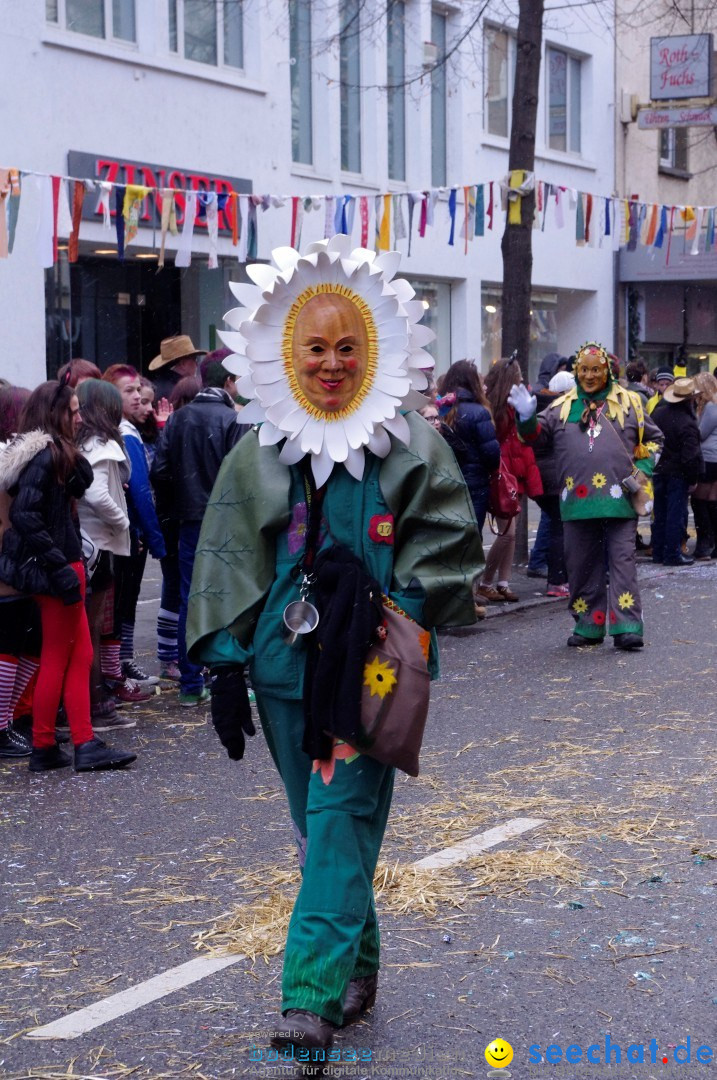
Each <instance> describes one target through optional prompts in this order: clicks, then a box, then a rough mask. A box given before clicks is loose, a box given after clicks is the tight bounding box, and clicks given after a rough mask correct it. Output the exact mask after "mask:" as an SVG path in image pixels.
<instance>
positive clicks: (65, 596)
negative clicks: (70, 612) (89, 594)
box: [49, 564, 82, 607]
mask: <svg viewBox="0 0 717 1080" xmlns="http://www.w3.org/2000/svg"><path fill="white" fill-rule="evenodd" d="M49 577H50V585H51V587H52V590H53V592H54V594H55V596H58V597H59V598H60V600H62V603H63V604H64V605H65V607H69V606H70V604H79V603H80V602H81V601H82V593H81V591H80V579H79V578H78V576H77V574H76V573H75V571H74V570H73V569H72V567H71V566H70V565H69V564H68V565H67V566H60V567H59V568H58V569H57V570H53V571H52V572H51V573H50V575H49Z"/></svg>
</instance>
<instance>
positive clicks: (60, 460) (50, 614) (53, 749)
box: [0, 380, 136, 772]
mask: <svg viewBox="0 0 717 1080" xmlns="http://www.w3.org/2000/svg"><path fill="white" fill-rule="evenodd" d="M78 420H79V403H78V400H77V395H76V394H75V392H74V390H72V389H71V387H70V386H69V385H68V381H66V380H63V381H62V382H57V381H52V382H47V383H42V384H41V385H40V386H38V387H37V389H36V390H34V391H33V392H32V394H31V395H30V397H29V398H28V400H27V403H26V405H25V407H24V409H23V411H22V414H21V416H20V422H19V425H18V436H19V437H18V439H17V440H15V441H14V442H13V443H10V444H9V445H8V447H7V448H6V450H5V452H4V454H3V455H2V460H1V462H0V470H1V471H2V475H1V476H0V485H4V486H5V488H6V490H7V491H8V492H9V494H10V496H11V497H12V499H13V502H12V506H11V508H10V528H9V529H7V530H6V531H5V533H4V535H3V543H2V554H0V580H1V581H5V582H6V583H7V584H9V585H12V586H13V587H14V588H16V589H18V590H19V591H20V592H22V593H25V594H29V595H32V596H33V597H34V598H35V600H36V602H37V605H38V607H39V609H40V618H41V623H42V652H41V654H40V669H39V672H38V676H37V685H36V687H35V695H34V699H33V716H32V754H31V755H30V770H31V771H32V772H44V771H46V770H48V769H58V768H62V767H63V766H66V765H70V764H71V763H72V759H71V758H70V756H69V755H68V754H66V753H65V752H64V750H62V748H61V747H59V746H58V745H57V742H56V740H55V720H56V717H57V709H58V707H59V704H60V699H61V698H62V699H63V700H64V705H65V711H66V713H67V719H68V722H69V725H70V734H71V737H72V742H73V743H74V747H75V769H76V770H77V771H78V772H84V771H87V770H90V769H108V768H120V767H121V766H123V765H128V764H129V763H130V762H131V761H134V759H135V757H136V755H135V754H126V753H123V752H121V751H117V750H111V749H110V748H109V747H108V746H106V745H105V743H104V742H102V740H101V739H97V738H96V737H95V735H94V732H93V730H92V724H91V721H90V667H91V664H92V643H91V640H90V631H89V627H88V624H87V615H86V613H85V605H84V596H85V568H84V563H83V562H82V544H81V540H80V532H79V527H78V525H77V522H76V517H75V515H74V512H73V511H74V500H75V499H78V498H80V496H82V495H83V494H84V492H85V491H86V490H87V488H88V487H89V485H90V484H91V483H92V467H91V465H90V464H89V462H87V461H86V460H85V459H84V458H83V457H82V455H81V454H80V452H79V450H78V449H77V448H76V447H75V445H74V439H73V436H74V427H75V425H76V423H77V422H78ZM28 445H29V446H30V447H31V449H32V450H33V451H34V452H33V453H32V454H28V453H27V449H28ZM28 458H29V460H28Z"/></svg>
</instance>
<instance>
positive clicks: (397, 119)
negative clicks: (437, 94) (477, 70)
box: [386, 0, 406, 180]
mask: <svg viewBox="0 0 717 1080" xmlns="http://www.w3.org/2000/svg"><path fill="white" fill-rule="evenodd" d="M386 55H387V73H386V74H387V92H386V99H387V108H388V175H389V177H390V178H391V180H405V179H406V84H405V80H406V5H405V3H404V0H388V6H387V9H386Z"/></svg>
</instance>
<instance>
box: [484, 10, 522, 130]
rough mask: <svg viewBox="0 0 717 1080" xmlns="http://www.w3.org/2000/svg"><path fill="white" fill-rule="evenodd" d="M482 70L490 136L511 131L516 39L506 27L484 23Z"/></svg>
mask: <svg viewBox="0 0 717 1080" xmlns="http://www.w3.org/2000/svg"><path fill="white" fill-rule="evenodd" d="M483 48H484V64H483V71H484V73H485V116H484V125H485V130H486V131H487V132H489V134H491V135H504V136H505V137H506V138H507V136H508V135H509V134H510V120H511V114H512V108H513V87H514V85H515V56H516V38H515V35H514V34H510V33H508V31H507V30H499V29H497V27H493V26H487V27H486V28H485V31H484V34H483Z"/></svg>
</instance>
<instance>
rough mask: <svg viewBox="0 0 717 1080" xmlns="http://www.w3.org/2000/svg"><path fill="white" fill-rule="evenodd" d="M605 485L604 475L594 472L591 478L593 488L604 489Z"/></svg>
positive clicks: (605, 478)
mask: <svg viewBox="0 0 717 1080" xmlns="http://www.w3.org/2000/svg"><path fill="white" fill-rule="evenodd" d="M606 484H607V477H606V476H605V474H604V473H601V472H596V473H595V475H594V476H593V487H596V488H604V487H605V485H606Z"/></svg>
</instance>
